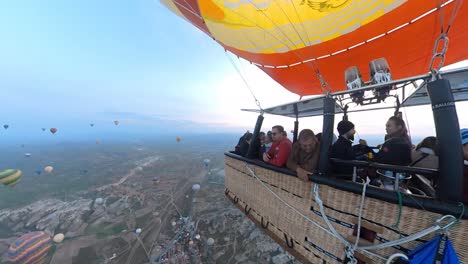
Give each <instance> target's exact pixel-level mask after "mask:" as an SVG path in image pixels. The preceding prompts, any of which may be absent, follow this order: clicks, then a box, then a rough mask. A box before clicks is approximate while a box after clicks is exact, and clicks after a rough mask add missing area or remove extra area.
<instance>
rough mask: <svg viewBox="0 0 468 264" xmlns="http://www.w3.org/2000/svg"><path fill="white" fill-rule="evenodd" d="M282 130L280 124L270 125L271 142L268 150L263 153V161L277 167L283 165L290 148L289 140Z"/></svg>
mask: <svg viewBox="0 0 468 264" xmlns="http://www.w3.org/2000/svg"><path fill="white" fill-rule="evenodd" d="M283 132H284V127H282V126H274V127H272V129H271V135H272V137H273V144H272V145H271V148H270V150H269V151H268V152H265V153H263V161H265V162H267V163H269V164H271V165H275V166H278V167H283V166H284V165H285V164H286V162H287V161H288V157H289V153H291V149H292V142H291V140H289V138H287V137H285V136H284V135H283Z"/></svg>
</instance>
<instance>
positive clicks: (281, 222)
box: [225, 156, 468, 263]
mask: <svg viewBox="0 0 468 264" xmlns="http://www.w3.org/2000/svg"><path fill="white" fill-rule="evenodd" d="M248 167H249V168H250V169H252V170H253V172H254V173H255V175H256V176H257V177H258V178H259V179H260V180H261V182H262V183H263V184H262V183H261V182H260V181H259V180H258V179H257V178H255V177H254V176H253V175H251V174H250V173H249V171H248V170H247V168H246V163H245V162H244V161H241V160H237V159H235V158H232V157H229V156H225V173H226V174H225V175H226V178H225V186H226V194H227V195H228V197H229V198H231V199H232V201H233V202H234V203H236V204H237V205H238V206H239V207H240V208H243V209H244V211H245V213H246V214H249V216H250V217H251V219H253V220H254V221H257V222H260V223H263V227H265V226H267V228H266V229H267V230H268V231H269V233H270V234H273V235H274V236H276V239H277V240H278V239H281V240H283V241H285V240H286V238H287V239H288V241H287V242H288V243H289V246H293V247H292V248H289V251H294V253H296V254H298V255H299V256H301V257H302V258H303V259H306V260H307V261H308V262H310V263H322V261H323V260H324V261H326V262H327V263H341V262H342V261H343V260H344V259H345V257H346V255H345V251H344V245H343V244H342V243H341V242H340V241H339V240H338V239H336V238H335V237H333V236H331V235H330V234H328V233H327V232H325V231H324V230H322V229H320V228H318V227H316V226H315V225H314V224H312V223H311V222H310V221H308V220H307V219H306V218H305V217H304V216H306V217H307V218H309V219H311V220H312V221H314V222H316V223H318V224H319V225H320V226H322V227H324V228H325V229H327V230H328V228H327V226H326V223H325V221H324V220H323V218H322V216H321V215H320V210H319V206H318V204H317V203H316V202H315V200H314V197H313V184H314V183H313V182H304V181H301V180H299V179H298V178H296V177H292V176H290V175H286V174H282V173H280V172H277V171H272V170H269V169H266V168H262V167H260V166H257V165H254V164H248ZM270 190H271V191H272V192H274V193H275V194H276V195H277V196H278V197H280V198H281V199H282V200H283V201H284V202H286V203H287V204H289V205H290V206H287V205H286V204H285V203H284V202H283V201H281V200H280V199H278V198H277V197H276V196H275V195H274V194H272V193H271V191H270ZM319 195H320V198H321V199H322V201H323V204H324V206H325V214H326V215H327V216H328V217H329V218H330V219H331V218H333V219H336V220H339V221H332V225H333V227H334V228H335V229H336V230H337V231H338V233H340V235H341V236H342V237H344V238H346V239H348V241H350V242H351V243H354V242H355V240H356V236H353V228H354V226H355V225H356V224H357V221H358V217H357V216H358V214H359V206H360V204H361V195H359V194H355V193H351V192H347V191H342V190H338V189H335V188H332V187H330V186H327V185H320V186H319ZM291 207H293V208H295V209H296V210H297V211H299V212H300V213H302V214H303V215H304V216H301V215H300V214H299V213H297V212H296V211H295V210H294V209H292V208H291ZM398 211H399V205H398V204H393V203H389V202H385V201H381V200H378V199H374V198H369V197H366V199H365V204H364V209H363V213H362V226H363V227H365V228H367V229H369V230H372V231H375V232H376V235H377V237H378V239H380V240H390V241H391V240H395V239H398V238H400V237H401V235H411V234H414V233H416V232H419V231H421V230H424V229H426V228H428V227H430V226H432V225H433V224H434V221H435V220H436V219H438V218H439V217H441V215H440V214H436V213H432V212H428V211H425V210H423V209H416V208H410V207H406V206H403V207H402V210H401V218H400V223H399V225H398V227H394V225H395V224H396V222H397V220H398ZM467 221H468V220H462V221H460V222H459V223H458V224H457V225H456V226H454V227H453V228H452V229H450V235H449V237H450V240H451V242H452V244H453V246H454V247H455V250H456V251H457V254H458V256H459V259H460V261H461V263H468V240H467V239H466V238H465V237H464V235H466V233H465V234H464V231H465V230H468V229H467V228H468V223H467ZM337 222H339V223H337ZM433 236H434V234H430V235H428V236H427V237H423V238H421V240H418V241H412V242H409V243H406V244H403V245H401V247H402V248H400V249H396V248H386V249H382V250H375V251H372V252H374V253H377V254H379V255H381V256H389V255H391V254H394V253H404V252H405V250H411V249H413V248H414V247H416V246H417V245H419V244H421V243H422V242H424V241H425V240H429V239H431V238H432V237H433ZM378 239H376V240H374V241H373V242H369V241H365V240H363V239H361V240H360V245H372V244H378V243H381V242H380V241H378ZM356 256H358V257H359V256H361V257H360V258H361V260H363V261H365V262H366V263H383V261H382V260H380V259H378V258H376V257H373V256H370V255H368V254H365V253H362V252H358V253H357V254H356ZM302 258H301V259H302Z"/></svg>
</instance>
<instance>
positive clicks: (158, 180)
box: [153, 177, 161, 184]
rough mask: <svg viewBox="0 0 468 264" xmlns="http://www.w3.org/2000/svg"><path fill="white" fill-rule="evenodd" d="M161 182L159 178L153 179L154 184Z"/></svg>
mask: <svg viewBox="0 0 468 264" xmlns="http://www.w3.org/2000/svg"><path fill="white" fill-rule="evenodd" d="M160 181H161V179H159V177H154V178H153V183H154V184H159V182H160Z"/></svg>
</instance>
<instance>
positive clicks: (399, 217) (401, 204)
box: [392, 190, 403, 228]
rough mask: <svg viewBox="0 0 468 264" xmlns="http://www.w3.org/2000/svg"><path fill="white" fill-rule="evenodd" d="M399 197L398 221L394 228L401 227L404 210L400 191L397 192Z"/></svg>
mask: <svg viewBox="0 0 468 264" xmlns="http://www.w3.org/2000/svg"><path fill="white" fill-rule="evenodd" d="M395 192H396V194H397V197H398V217H397V221H396V223H395V224H393V225H392V227H395V228H398V226H399V225H400V220H401V209H402V208H403V201H402V197H401V192H400V191H399V190H395Z"/></svg>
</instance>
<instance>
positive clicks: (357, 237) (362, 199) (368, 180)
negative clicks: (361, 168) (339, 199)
mask: <svg viewBox="0 0 468 264" xmlns="http://www.w3.org/2000/svg"><path fill="white" fill-rule="evenodd" d="M369 183H370V179H369V177H367V178H366V182H365V183H364V186H363V187H362V195H361V206H360V207H359V214H358V226H357V228H358V229H357V236H356V242H355V243H354V247H353V249H354V250H355V249H356V248H357V247H358V243H359V238H360V237H361V221H362V209H363V208H364V200H365V198H366V189H367V186H368V185H369Z"/></svg>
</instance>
